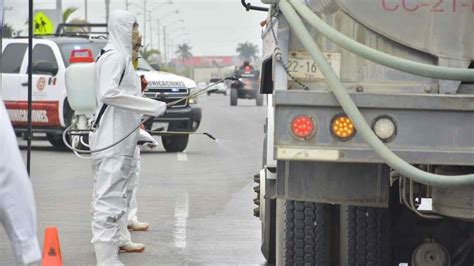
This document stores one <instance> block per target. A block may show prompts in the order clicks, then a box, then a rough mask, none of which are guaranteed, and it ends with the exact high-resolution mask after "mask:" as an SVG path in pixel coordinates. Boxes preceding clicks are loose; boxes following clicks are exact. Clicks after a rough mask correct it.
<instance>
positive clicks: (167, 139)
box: [161, 135, 189, 152]
mask: <svg viewBox="0 0 474 266" xmlns="http://www.w3.org/2000/svg"><path fill="white" fill-rule="evenodd" d="M188 141H189V135H184V136H162V137H161V142H162V143H163V147H164V148H165V150H166V151H167V152H182V151H184V150H185V149H186V147H187V146H188Z"/></svg>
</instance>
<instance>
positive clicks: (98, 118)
mask: <svg viewBox="0 0 474 266" xmlns="http://www.w3.org/2000/svg"><path fill="white" fill-rule="evenodd" d="M109 51H111V50H107V51H105V50H104V49H102V50H101V51H100V55H99V57H97V60H96V61H99V58H100V57H101V56H102V55H104V54H105V53H107V52H109ZM124 76H125V69H124V70H123V72H122V76H120V81H119V84H118V85H119V86H120V84H122V80H123V77H124ZM107 107H108V105H107V104H105V103H103V104H102V107H100V111H99V113H98V114H97V117H96V119H95V121H94V125H93V128H97V127H98V126H99V123H100V119H101V118H102V116H103V115H104V113H105V110H107Z"/></svg>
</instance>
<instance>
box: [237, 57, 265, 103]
mask: <svg viewBox="0 0 474 266" xmlns="http://www.w3.org/2000/svg"><path fill="white" fill-rule="evenodd" d="M234 76H235V77H236V78H239V80H236V81H234V82H232V84H231V86H230V105H231V106H235V105H237V102H238V99H255V101H256V103H257V106H262V105H263V96H262V95H261V94H260V91H259V85H258V78H259V72H258V71H257V70H255V69H254V68H253V67H252V66H250V65H246V64H244V66H242V67H241V68H239V69H237V70H236V71H235V73H234Z"/></svg>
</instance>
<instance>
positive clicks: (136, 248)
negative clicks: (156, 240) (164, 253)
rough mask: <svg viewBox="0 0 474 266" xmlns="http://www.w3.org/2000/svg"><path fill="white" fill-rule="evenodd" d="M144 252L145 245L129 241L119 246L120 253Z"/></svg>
mask: <svg viewBox="0 0 474 266" xmlns="http://www.w3.org/2000/svg"><path fill="white" fill-rule="evenodd" d="M143 251H145V245H143V244H140V243H133V242H132V241H129V242H128V243H126V244H124V245H121V246H120V252H127V253H140V252H143Z"/></svg>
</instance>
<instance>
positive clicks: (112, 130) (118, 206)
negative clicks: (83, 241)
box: [90, 10, 166, 265]
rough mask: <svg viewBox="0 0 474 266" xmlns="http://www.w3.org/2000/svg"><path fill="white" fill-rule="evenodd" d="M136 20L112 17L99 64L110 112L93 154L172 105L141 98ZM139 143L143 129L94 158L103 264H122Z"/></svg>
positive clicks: (122, 14) (95, 233)
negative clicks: (122, 225)
mask: <svg viewBox="0 0 474 266" xmlns="http://www.w3.org/2000/svg"><path fill="white" fill-rule="evenodd" d="M135 22H136V18H135V16H134V15H133V14H131V13H130V12H127V11H121V10H117V11H114V12H112V13H111V14H110V18H109V21H108V30H109V42H108V43H107V45H106V46H105V48H104V51H108V52H106V53H105V54H103V55H102V56H101V57H100V59H99V60H98V62H97V65H96V82H97V84H96V88H97V100H98V103H99V108H101V106H102V103H105V104H107V105H108V108H107V109H106V111H105V112H104V114H103V116H102V119H101V121H100V124H99V126H98V128H97V129H96V130H95V131H94V132H93V133H91V135H90V147H91V149H92V150H95V149H100V148H103V147H105V146H108V145H110V144H113V143H115V142H117V141H119V140H120V139H121V138H123V137H124V136H125V135H126V134H128V133H129V132H131V131H133V130H134V129H135V127H136V126H137V125H138V124H139V123H140V120H141V117H142V115H141V114H145V115H149V116H160V115H162V114H163V113H164V112H165V110H166V104H164V103H162V102H159V101H155V100H152V99H147V98H143V97H141V83H140V78H139V77H138V75H137V74H136V72H135V70H134V68H133V65H132V62H131V53H132V31H133V25H134V23H135ZM122 73H124V75H123V79H122V82H120V79H121V77H122ZM96 113H98V110H97V112H96ZM137 140H138V130H137V131H135V132H134V133H133V134H132V135H130V136H129V137H128V138H126V139H125V140H124V141H123V142H121V143H119V144H118V145H116V146H114V147H113V148H110V149H107V150H105V151H102V152H98V153H93V154H92V169H93V171H94V173H95V183H94V194H93V199H92V205H93V218H92V241H91V242H92V243H94V247H95V251H96V257H97V263H98V264H99V265H121V263H120V261H118V259H117V252H118V244H119V243H118V242H119V230H120V223H121V221H122V216H123V215H125V214H126V212H127V193H126V190H127V185H128V177H129V175H130V171H131V167H132V161H133V156H134V152H135V148H136V145H137ZM125 226H126V225H125Z"/></svg>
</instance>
